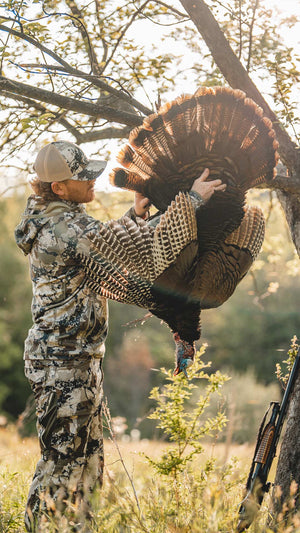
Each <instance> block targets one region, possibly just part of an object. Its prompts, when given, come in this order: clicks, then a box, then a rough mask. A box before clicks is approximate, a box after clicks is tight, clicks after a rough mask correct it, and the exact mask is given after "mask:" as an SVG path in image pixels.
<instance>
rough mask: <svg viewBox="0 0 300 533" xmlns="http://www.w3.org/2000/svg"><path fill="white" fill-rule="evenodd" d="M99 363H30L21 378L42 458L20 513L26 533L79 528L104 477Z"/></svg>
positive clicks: (54, 361)
mask: <svg viewBox="0 0 300 533" xmlns="http://www.w3.org/2000/svg"><path fill="white" fill-rule="evenodd" d="M101 363H102V360H101V359H100V360H99V359H90V360H87V359H84V360H81V361H80V360H77V361H60V360H51V361H50V360H48V361H40V360H35V361H34V360H30V361H26V363H25V375H26V377H27V379H28V380H29V383H30V385H31V388H32V390H33V393H34V396H35V400H36V412H37V431H38V437H39V442H40V447H41V453H42V457H41V459H40V461H39V462H38V464H37V467H36V471H35V474H34V477H33V481H32V485H31V488H30V491H29V495H28V501H27V506H26V512H25V526H26V529H27V531H43V528H42V524H43V523H45V522H47V521H49V520H50V521H55V519H56V520H60V518H61V517H62V515H64V516H67V515H70V516H73V519H72V521H73V522H75V523H76V521H77V522H78V521H79V522H80V521H81V522H84V521H85V519H86V518H87V517H88V516H89V515H90V503H89V497H90V494H91V492H92V491H93V489H94V488H95V486H97V484H100V485H101V484H102V476H103V435H102V418H101V405H102V396H103V393H102V370H101Z"/></svg>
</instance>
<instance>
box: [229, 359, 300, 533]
mask: <svg viewBox="0 0 300 533" xmlns="http://www.w3.org/2000/svg"><path fill="white" fill-rule="evenodd" d="M299 368H300V354H299V350H298V353H297V355H296V357H295V360H294V364H293V366H292V369H291V372H290V375H289V379H288V382H287V385H286V388H285V391H284V395H283V398H282V401H281V403H279V402H271V403H270V406H269V408H268V410H267V412H266V413H265V415H264V417H263V419H262V422H261V424H260V428H259V431H258V437H257V442H256V446H255V451H254V456H253V460H252V464H251V468H250V472H249V476H248V480H247V483H246V491H245V492H246V496H245V497H244V499H243V501H242V502H241V505H240V508H239V522H238V526H237V529H236V532H237V533H242V531H245V529H247V528H248V527H249V526H250V525H251V523H252V522H253V520H254V518H255V516H256V514H257V512H258V510H259V508H260V506H261V504H262V501H263V497H264V495H265V493H266V492H269V490H270V487H271V483H270V482H267V480H268V475H269V472H270V469H271V466H272V462H273V459H274V457H275V455H276V448H277V444H278V440H279V437H280V433H281V430H282V426H283V422H284V419H285V416H286V414H287V408H288V405H289V400H290V396H291V393H292V390H293V386H294V383H295V381H296V378H297V375H298V372H299Z"/></svg>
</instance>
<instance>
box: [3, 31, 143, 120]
mask: <svg viewBox="0 0 300 533" xmlns="http://www.w3.org/2000/svg"><path fill="white" fill-rule="evenodd" d="M0 31H4V32H8V33H10V34H12V35H14V36H15V37H18V38H20V39H23V40H25V41H27V42H28V43H30V44H32V45H33V46H35V47H36V48H38V49H39V50H41V52H44V53H45V54H47V55H49V56H50V57H52V58H53V59H54V60H55V61H57V63H59V64H60V65H62V66H63V67H64V69H65V71H66V72H67V73H68V74H71V75H72V76H75V77H78V78H82V79H85V80H86V81H88V82H89V83H92V84H93V85H95V87H98V88H99V89H102V90H104V91H107V92H108V93H111V94H113V95H114V96H116V97H117V98H120V99H121V100H124V101H126V102H128V103H129V104H130V105H132V106H133V107H135V108H136V109H138V110H139V111H141V112H142V113H143V114H144V115H149V114H151V113H152V110H151V109H149V108H147V107H145V106H144V105H143V104H141V103H140V102H138V101H137V100H135V98H132V97H131V96H130V95H129V94H127V93H125V92H124V91H120V90H118V89H114V88H113V87H111V86H110V85H109V84H108V83H106V82H104V81H103V80H100V79H99V78H98V77H97V76H93V75H90V74H86V72H83V71H82V70H79V69H76V68H74V67H72V66H71V65H70V64H69V63H67V62H66V61H65V60H64V59H62V58H61V57H60V56H59V55H58V54H56V53H55V52H53V51H52V50H50V48H47V47H46V46H44V45H43V44H41V43H40V42H39V41H37V40H36V39H33V38H32V37H30V36H29V35H26V34H25V33H24V32H20V31H16V30H13V29H11V28H7V27H6V26H5V25H3V24H0Z"/></svg>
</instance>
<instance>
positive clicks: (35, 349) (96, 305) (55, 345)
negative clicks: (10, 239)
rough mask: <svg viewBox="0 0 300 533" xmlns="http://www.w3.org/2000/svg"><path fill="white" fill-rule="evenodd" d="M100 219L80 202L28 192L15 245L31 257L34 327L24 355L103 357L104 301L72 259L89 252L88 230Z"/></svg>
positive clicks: (30, 331)
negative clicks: (49, 199)
mask: <svg viewBox="0 0 300 533" xmlns="http://www.w3.org/2000/svg"><path fill="white" fill-rule="evenodd" d="M101 224H102V223H101V222H100V221H97V220H95V219H94V218H93V217H91V216H89V215H88V214H87V213H86V211H85V208H84V207H83V205H82V204H76V203H73V202H67V201H60V200H59V201H56V202H51V203H49V204H48V205H45V204H42V203H41V202H40V199H39V197H37V196H34V195H33V196H30V197H29V199H28V203H27V208H26V210H25V212H24V214H23V216H22V220H21V222H20V224H19V225H18V226H17V228H16V231H15V238H16V242H17V245H18V246H19V248H21V250H22V251H23V253H24V254H25V255H28V256H29V263H30V273H31V279H32V285H33V300H32V318H33V326H32V328H31V329H30V330H29V333H28V336H27V339H26V341H25V351H24V358H25V359H53V358H55V359H56V358H58V359H66V360H68V359H72V358H78V357H80V358H85V357H91V356H93V357H99V358H100V357H103V355H104V341H105V338H106V335H107V302H106V300H105V299H104V298H103V297H101V296H99V295H97V294H95V293H94V292H92V291H91V290H90V289H89V288H88V287H87V286H86V284H85V280H86V277H85V273H84V272H83V270H82V269H81V268H80V265H79V264H78V261H76V259H75V258H74V252H75V251H76V250H77V248H78V247H80V248H81V249H86V250H87V251H88V248H89V241H88V239H87V238H86V237H85V235H86V234H87V233H89V234H91V233H90V232H92V233H93V232H95V234H97V232H98V231H99V226H100V225H101Z"/></svg>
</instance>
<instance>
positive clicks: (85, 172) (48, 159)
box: [33, 141, 106, 183]
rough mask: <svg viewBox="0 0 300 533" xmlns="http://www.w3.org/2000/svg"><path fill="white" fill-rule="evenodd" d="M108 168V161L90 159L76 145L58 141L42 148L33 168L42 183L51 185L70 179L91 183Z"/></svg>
mask: <svg viewBox="0 0 300 533" xmlns="http://www.w3.org/2000/svg"><path fill="white" fill-rule="evenodd" d="M105 167H106V161H99V160H96V159H88V158H87V157H86V155H85V154H84V152H83V151H82V150H81V148H79V146H77V145H76V144H73V143H70V142H68V141H56V142H52V143H50V144H47V145H46V146H44V148H42V149H41V150H40V151H39V153H38V155H37V158H36V160H35V163H34V165H33V168H34V170H35V172H36V173H37V175H38V178H39V179H40V180H41V181H46V182H48V183H51V182H53V181H64V180H68V179H72V180H78V181H90V180H94V179H96V178H97V177H98V176H100V174H102V172H103V170H104V169H105Z"/></svg>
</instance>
